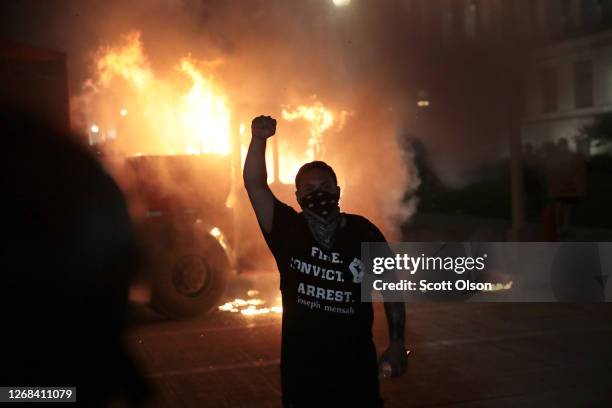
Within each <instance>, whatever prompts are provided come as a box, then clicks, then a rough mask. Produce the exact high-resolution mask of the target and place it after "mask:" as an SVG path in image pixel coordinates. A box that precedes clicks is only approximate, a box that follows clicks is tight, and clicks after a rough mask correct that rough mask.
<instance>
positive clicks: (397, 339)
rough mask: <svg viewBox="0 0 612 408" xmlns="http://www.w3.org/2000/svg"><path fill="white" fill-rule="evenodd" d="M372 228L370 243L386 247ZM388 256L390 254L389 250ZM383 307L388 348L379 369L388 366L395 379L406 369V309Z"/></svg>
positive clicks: (394, 305)
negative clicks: (379, 243) (381, 244)
mask: <svg viewBox="0 0 612 408" xmlns="http://www.w3.org/2000/svg"><path fill="white" fill-rule="evenodd" d="M372 226H373V227H374V230H373V238H372V242H384V243H386V244H387V245H388V243H387V240H386V239H385V237H384V235H383V234H382V232H380V230H379V229H378V228H377V227H375V226H374V225H372ZM389 254H391V249H390V248H389ZM385 273H393V274H394V273H395V271H393V270H390V271H387V272H385ZM383 299H384V293H383ZM384 306H385V315H386V318H387V326H388V328H389V346H388V347H387V349H386V350H385V351H384V352H383V354H382V356H381V358H380V362H379V367H380V368H381V370H382V366H383V364H389V366H390V367H391V375H392V376H394V377H395V376H399V375H402V374H404V373H405V372H406V369H407V367H408V351H407V350H406V347H405V341H406V340H405V329H406V308H405V304H404V302H392V301H389V300H386V299H385V300H384Z"/></svg>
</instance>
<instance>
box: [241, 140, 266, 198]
mask: <svg viewBox="0 0 612 408" xmlns="http://www.w3.org/2000/svg"><path fill="white" fill-rule="evenodd" d="M242 177H243V179H244V185H245V187H246V188H247V190H248V189H249V188H250V187H263V186H267V178H268V174H267V171H266V139H260V138H255V137H254V138H252V139H251V143H250V144H249V150H248V152H247V156H246V159H245V161H244V171H243V173H242Z"/></svg>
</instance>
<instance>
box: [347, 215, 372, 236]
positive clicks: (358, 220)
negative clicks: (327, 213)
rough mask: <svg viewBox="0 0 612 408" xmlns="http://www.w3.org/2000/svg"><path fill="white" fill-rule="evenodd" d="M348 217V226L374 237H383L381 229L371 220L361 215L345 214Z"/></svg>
mask: <svg viewBox="0 0 612 408" xmlns="http://www.w3.org/2000/svg"><path fill="white" fill-rule="evenodd" d="M343 214H344V216H345V217H346V221H347V225H351V226H352V227H353V228H357V229H359V230H362V231H366V232H368V233H370V234H373V235H379V234H380V235H382V233H381V231H380V229H379V228H378V227H377V226H376V225H375V224H374V223H373V222H372V221H370V220H369V219H367V218H366V217H364V216H363V215H359V214H350V213H343Z"/></svg>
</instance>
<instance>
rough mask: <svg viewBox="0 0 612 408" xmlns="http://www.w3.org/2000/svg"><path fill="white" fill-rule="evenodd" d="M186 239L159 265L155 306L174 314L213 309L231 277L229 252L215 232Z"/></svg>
mask: <svg viewBox="0 0 612 408" xmlns="http://www.w3.org/2000/svg"><path fill="white" fill-rule="evenodd" d="M198 241H199V242H197V243H190V244H186V243H182V244H179V245H177V248H175V249H173V250H171V251H169V253H167V254H165V255H164V256H163V259H160V260H159V261H160V262H159V264H158V265H157V266H156V267H155V269H156V270H155V271H154V277H153V285H152V296H151V306H152V307H153V308H154V309H155V310H157V311H158V312H160V313H162V314H164V315H166V316H168V317H170V318H175V319H176V318H185V317H194V316H198V315H203V314H206V313H208V312H210V311H211V310H212V309H213V308H214V307H215V306H217V305H218V304H219V301H220V300H221V298H222V297H223V294H224V292H225V289H226V288H227V283H228V279H229V271H230V265H229V260H228V257H227V254H226V252H225V250H224V249H223V247H222V246H221V245H220V244H219V242H218V241H217V240H216V239H215V238H214V237H212V236H211V235H205V236H204V237H203V238H202V239H199V240H198Z"/></svg>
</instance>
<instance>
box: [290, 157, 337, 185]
mask: <svg viewBox="0 0 612 408" xmlns="http://www.w3.org/2000/svg"><path fill="white" fill-rule="evenodd" d="M314 169H321V170H325V171H327V172H328V173H329V174H331V176H332V178H333V179H334V183H336V185H337V184H338V178H337V177H336V172H335V171H334V169H332V168H331V166H330V165H329V164H327V163H325V162H324V161H321V160H315V161H311V162H310V163H306V164H304V165H303V166H302V167H300V169H299V170H298V172H297V174H296V175H295V188H299V182H300V178H301V177H302V176H303V175H304V173H306V172H307V171H310V170H314Z"/></svg>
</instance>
